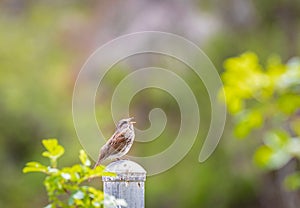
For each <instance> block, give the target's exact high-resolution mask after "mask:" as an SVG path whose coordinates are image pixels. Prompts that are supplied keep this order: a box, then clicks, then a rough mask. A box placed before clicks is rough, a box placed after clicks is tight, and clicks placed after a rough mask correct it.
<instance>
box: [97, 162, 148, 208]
mask: <svg viewBox="0 0 300 208" xmlns="http://www.w3.org/2000/svg"><path fill="white" fill-rule="evenodd" d="M105 171H106V172H112V173H116V174H117V175H116V176H102V181H103V191H104V198H105V196H108V195H110V196H114V197H115V198H117V199H124V200H125V201H126V203H127V208H144V207H145V185H144V183H145V181H146V171H145V170H144V168H142V167H141V166H140V165H139V164H137V163H135V162H133V161H129V160H118V161H116V162H112V163H110V164H109V165H108V166H106V169H105ZM118 208H121V206H120V207H118ZM122 208H123V207H122Z"/></svg>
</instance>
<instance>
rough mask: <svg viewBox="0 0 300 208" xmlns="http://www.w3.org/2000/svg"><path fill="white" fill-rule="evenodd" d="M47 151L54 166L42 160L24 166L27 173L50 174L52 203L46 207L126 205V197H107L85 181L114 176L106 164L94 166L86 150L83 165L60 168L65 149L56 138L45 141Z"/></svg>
mask: <svg viewBox="0 0 300 208" xmlns="http://www.w3.org/2000/svg"><path fill="white" fill-rule="evenodd" d="M42 144H43V146H44V147H45V149H46V151H44V152H43V153H42V156H44V157H47V158H49V161H50V165H49V166H47V165H43V164H41V163H39V162H35V161H33V162H28V163H27V164H26V166H25V167H24V168H23V173H29V172H40V173H44V174H46V178H45V180H44V186H45V188H46V191H47V193H48V199H49V204H48V205H47V206H46V208H56V207H62V208H64V207H74V208H75V207H76V208H78V207H103V206H104V205H105V207H110V206H107V205H111V204H113V205H122V206H126V202H125V201H124V200H122V199H115V198H114V197H112V196H109V197H105V199H104V194H103V192H102V191H100V190H97V189H95V188H94V187H91V186H87V185H85V184H83V183H84V182H86V181H87V180H88V179H90V178H96V177H100V176H103V175H106V176H107V175H111V176H112V175H114V174H113V173H108V172H105V171H104V166H98V167H96V168H95V169H91V168H90V166H91V161H90V160H89V158H88V156H87V154H86V153H85V151H84V150H80V152H79V159H80V162H81V163H80V164H75V165H73V166H71V167H64V168H61V169H59V168H58V167H57V166H58V164H57V161H58V159H59V158H60V157H61V156H62V155H63V154H64V148H63V147H62V146H61V145H59V144H58V141H57V140H56V139H47V140H43V141H42Z"/></svg>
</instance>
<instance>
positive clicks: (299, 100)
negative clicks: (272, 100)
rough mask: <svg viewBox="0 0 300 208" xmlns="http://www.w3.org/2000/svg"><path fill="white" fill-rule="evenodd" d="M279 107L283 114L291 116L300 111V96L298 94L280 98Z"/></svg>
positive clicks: (285, 95)
mask: <svg viewBox="0 0 300 208" xmlns="http://www.w3.org/2000/svg"><path fill="white" fill-rule="evenodd" d="M277 105H278V108H279V109H280V110H281V111H282V112H283V113H285V114H287V115H291V114H293V113H295V112H296V110H298V109H300V96H299V95H298V94H284V95H282V96H280V97H279V98H278V100H277Z"/></svg>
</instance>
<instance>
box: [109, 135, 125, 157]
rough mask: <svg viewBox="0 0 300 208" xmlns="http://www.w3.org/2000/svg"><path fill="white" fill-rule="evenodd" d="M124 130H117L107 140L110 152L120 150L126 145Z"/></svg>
mask: <svg viewBox="0 0 300 208" xmlns="http://www.w3.org/2000/svg"><path fill="white" fill-rule="evenodd" d="M126 140H127V139H126V138H125V132H119V133H116V134H115V135H113V137H112V138H111V139H110V140H109V141H108V144H109V145H108V146H109V147H110V151H109V152H110V153H111V154H114V153H115V152H120V151H121V150H122V149H123V148H124V146H125V145H126Z"/></svg>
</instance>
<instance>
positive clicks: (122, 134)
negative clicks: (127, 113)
mask: <svg viewBox="0 0 300 208" xmlns="http://www.w3.org/2000/svg"><path fill="white" fill-rule="evenodd" d="M133 119H134V118H133V117H132V118H126V119H121V120H120V121H119V122H118V124H117V126H116V131H115V133H114V134H113V135H112V136H111V138H110V139H109V140H108V141H107V142H106V143H105V144H104V145H103V146H102V147H101V149H100V152H99V157H98V160H97V162H96V164H95V166H94V169H95V168H96V167H97V166H98V165H100V164H101V163H102V161H104V160H106V159H111V160H114V159H120V158H121V157H123V156H124V155H126V154H127V153H128V151H129V150H130V148H131V146H132V144H133V141H134V137H135V134H134V127H133V124H134V123H136V122H135V121H133Z"/></svg>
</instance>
